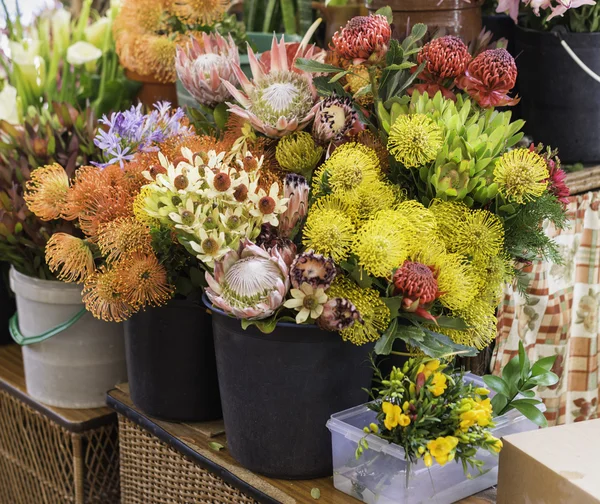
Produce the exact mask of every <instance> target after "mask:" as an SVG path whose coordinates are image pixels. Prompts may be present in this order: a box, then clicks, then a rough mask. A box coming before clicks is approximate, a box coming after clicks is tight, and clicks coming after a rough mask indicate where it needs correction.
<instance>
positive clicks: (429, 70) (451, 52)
mask: <svg viewBox="0 0 600 504" xmlns="http://www.w3.org/2000/svg"><path fill="white" fill-rule="evenodd" d="M470 61H471V54H470V53H469V48H468V47H467V46H466V45H465V43H464V42H463V41H462V40H461V39H460V38H458V37H453V36H450V35H448V36H446V37H440V38H437V39H434V40H432V41H431V42H428V43H427V44H425V45H424V46H423V48H422V49H421V50H420V51H419V54H418V56H417V62H418V63H419V65H421V64H422V63H425V68H424V69H423V72H421V74H420V75H419V79H421V80H423V81H425V82H430V83H434V84H440V83H441V82H442V81H443V80H444V79H455V78H456V77H460V76H461V75H462V74H464V73H465V70H466V68H467V65H468V64H469V62H470Z"/></svg>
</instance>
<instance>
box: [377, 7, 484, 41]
mask: <svg viewBox="0 0 600 504" xmlns="http://www.w3.org/2000/svg"><path fill="white" fill-rule="evenodd" d="M482 4H483V0H471V2H467V1H466V0H442V1H440V0H372V1H369V0H366V6H367V9H368V10H369V12H375V11H377V10H378V9H381V8H382V7H385V6H386V5H389V6H390V7H391V8H392V12H393V14H394V26H395V28H394V37H396V38H404V37H405V36H406V33H407V32H410V29H411V28H412V26H413V25H415V24H417V23H424V24H426V25H427V26H428V28H429V32H430V33H433V32H434V31H436V30H437V29H440V30H443V31H444V32H445V34H446V35H457V36H459V37H461V38H462V39H463V40H464V41H465V42H470V41H471V40H475V39H476V38H477V36H478V35H479V32H480V31H481V5H482Z"/></svg>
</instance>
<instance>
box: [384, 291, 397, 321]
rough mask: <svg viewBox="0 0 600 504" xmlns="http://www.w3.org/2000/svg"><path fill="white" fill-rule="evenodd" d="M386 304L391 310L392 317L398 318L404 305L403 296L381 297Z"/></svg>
mask: <svg viewBox="0 0 600 504" xmlns="http://www.w3.org/2000/svg"><path fill="white" fill-rule="evenodd" d="M381 300H382V301H383V302H384V303H385V305H386V306H387V307H388V309H389V310H390V318H396V317H397V316H398V314H399V313H400V307H401V306H402V297H400V296H396V297H386V298H381Z"/></svg>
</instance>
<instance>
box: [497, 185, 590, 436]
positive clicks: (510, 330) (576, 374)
mask: <svg viewBox="0 0 600 504" xmlns="http://www.w3.org/2000/svg"><path fill="white" fill-rule="evenodd" d="M568 211H569V220H570V228H569V229H566V230H563V231H558V230H556V229H554V228H552V227H548V229H547V233H548V234H549V235H550V236H552V237H554V238H555V240H556V242H557V243H558V245H559V247H560V252H561V255H562V257H563V264H562V265H553V264H549V263H547V262H535V263H533V264H531V265H529V266H527V267H526V268H525V269H524V272H525V273H526V274H527V275H528V276H529V278H530V280H531V282H530V284H529V288H528V296H527V297H526V296H524V295H521V294H520V293H518V292H516V291H515V290H514V289H513V287H512V286H509V287H507V288H506V290H505V294H504V298H503V300H502V303H501V306H500V308H499V313H498V336H497V339H496V348H495V350H494V354H493V357H492V363H491V367H492V371H493V373H494V374H497V375H501V373H502V368H503V367H504V366H505V365H506V363H507V362H508V361H509V360H510V359H511V358H512V357H514V356H515V355H516V354H517V353H518V345H519V341H522V342H523V344H524V346H525V348H526V349H527V353H528V356H529V358H530V359H531V360H537V359H540V358H542V357H546V356H549V355H556V356H557V359H556V362H555V364H554V368H553V369H552V371H554V372H555V373H556V374H557V375H558V376H559V377H560V381H559V382H558V383H557V384H556V385H553V386H551V387H538V395H539V396H540V397H541V398H542V399H543V401H544V404H545V405H546V417H547V419H548V424H549V425H559V424H565V423H571V422H580V421H583V420H589V419H593V418H600V389H599V388H598V367H599V364H600V352H599V349H598V347H599V342H600V328H599V323H598V318H599V316H600V192H590V193H587V194H584V195H581V196H573V197H571V202H570V204H569V207H568Z"/></svg>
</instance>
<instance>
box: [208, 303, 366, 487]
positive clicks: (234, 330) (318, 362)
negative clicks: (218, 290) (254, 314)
mask: <svg viewBox="0 0 600 504" xmlns="http://www.w3.org/2000/svg"><path fill="white" fill-rule="evenodd" d="M205 302H206V303H207V305H209V304H208V303H209V302H208V300H206V299H205ZM209 306H210V305H209ZM211 309H212V310H213V333H214V338H215V351H216V354H217V370H218V372H219V386H220V388H221V402H222V404H223V420H224V421H225V434H226V436H227V448H228V450H229V452H230V453H231V455H232V456H233V457H234V458H235V459H236V460H237V461H238V462H239V463H240V464H242V465H243V466H244V467H246V468H247V469H250V470H251V471H253V472H256V473H260V474H264V475H266V476H270V477H272V478H281V479H312V478H320V477H325V476H329V475H331V474H332V462H331V434H330V433H329V431H328V430H327V427H326V426H325V424H326V422H327V420H329V418H330V417H331V415H332V414H333V413H337V412H339V411H342V410H344V409H347V408H350V407H352V406H356V405H359V404H362V403H364V402H365V401H366V400H367V398H368V397H367V394H366V392H365V391H363V390H362V388H363V387H365V388H368V387H369V386H370V384H371V379H372V376H373V372H372V369H371V365H370V363H369V359H368V356H369V352H370V351H371V350H372V348H373V346H372V345H366V346H362V347H357V346H355V345H353V344H351V343H348V342H343V341H342V338H341V337H340V336H339V334H337V333H330V332H325V331H322V330H321V329H319V328H318V327H316V326H310V325H296V324H289V323H282V324H279V325H278V326H277V328H276V329H275V331H274V332H272V333H271V334H262V333H261V332H260V331H258V330H257V329H256V328H255V327H250V328H248V329H247V330H243V329H242V327H241V324H240V321H239V320H237V319H234V318H232V317H229V316H227V315H226V314H225V313H223V312H222V311H220V310H217V309H215V308H211Z"/></svg>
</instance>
